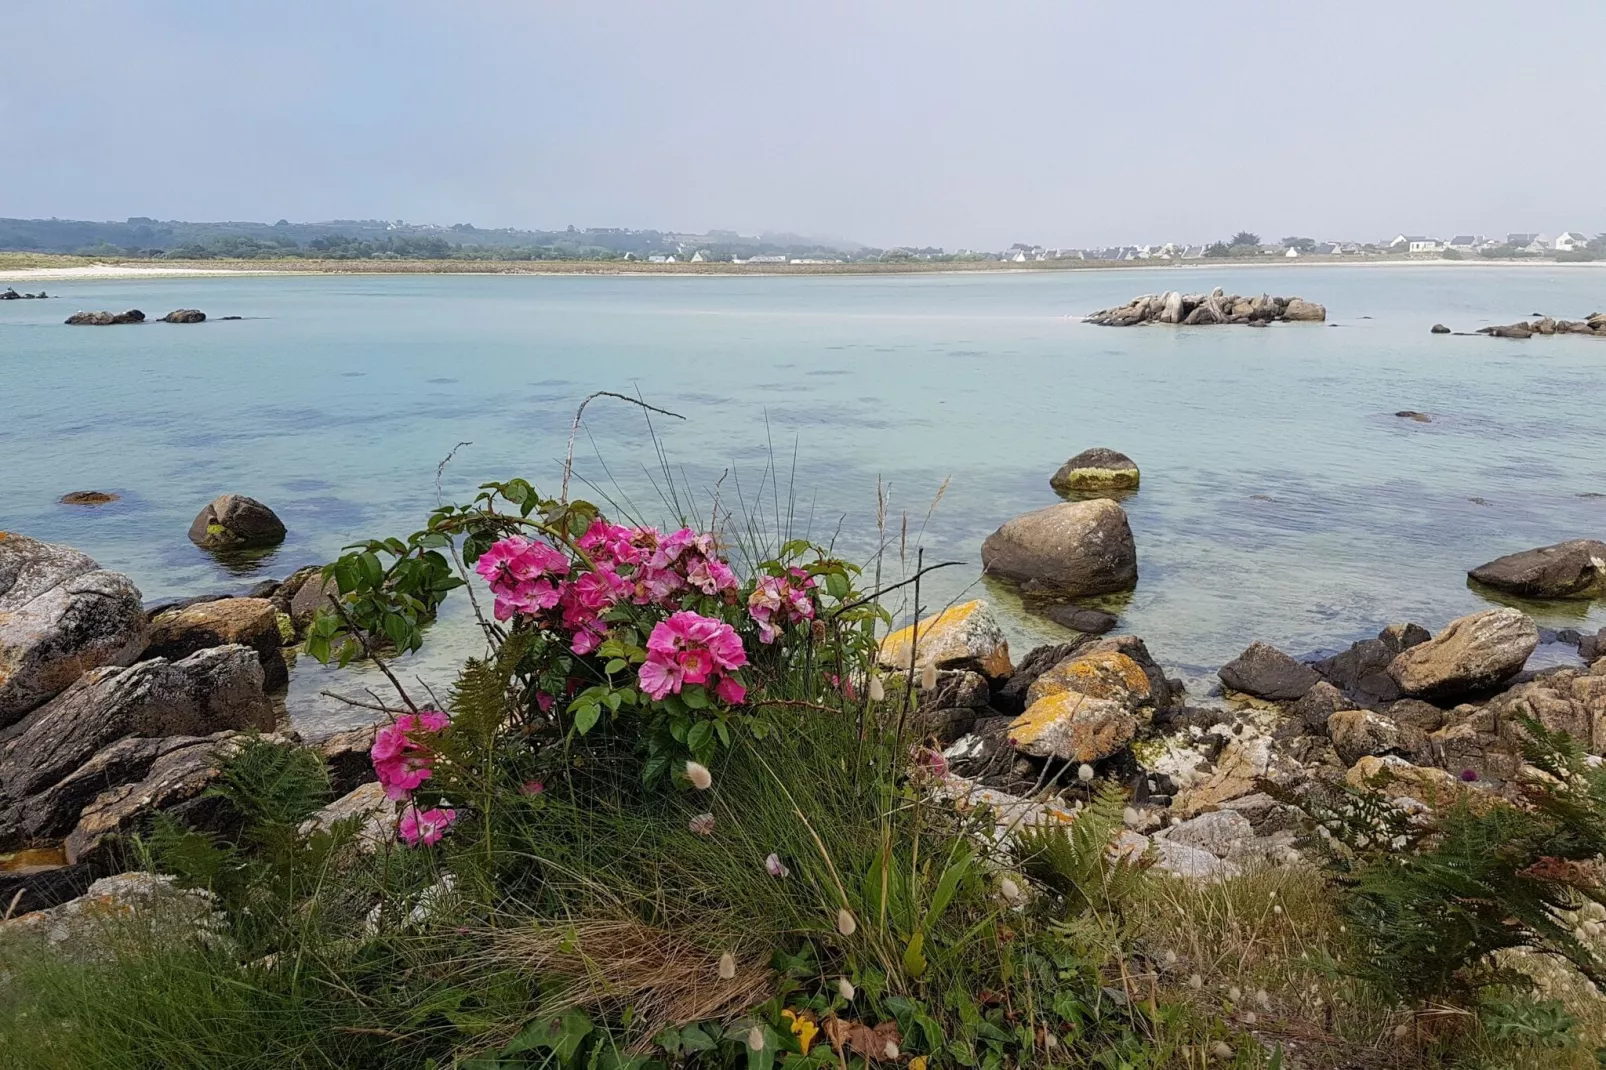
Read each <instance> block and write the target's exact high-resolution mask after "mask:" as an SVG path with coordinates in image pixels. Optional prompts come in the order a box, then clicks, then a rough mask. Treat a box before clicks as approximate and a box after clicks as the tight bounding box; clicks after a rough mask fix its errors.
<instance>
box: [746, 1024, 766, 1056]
mask: <svg viewBox="0 0 1606 1070" xmlns="http://www.w3.org/2000/svg"><path fill="white" fill-rule="evenodd" d="M747 1046H748V1047H749V1048H752V1049H753V1050H754V1051H763V1050H764V1030H763V1029H762V1028H760V1027H759V1026H756V1025H755V1026H754V1027H753V1028H751V1029H749V1030H748V1031H747Z"/></svg>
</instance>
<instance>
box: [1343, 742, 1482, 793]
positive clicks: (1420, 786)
mask: <svg viewBox="0 0 1606 1070" xmlns="http://www.w3.org/2000/svg"><path fill="white" fill-rule="evenodd" d="M1344 781H1345V783H1347V784H1349V785H1350V786H1351V787H1356V788H1363V787H1368V786H1376V787H1381V788H1383V790H1384V791H1385V792H1387V793H1389V794H1393V793H1396V792H1399V793H1402V794H1405V795H1408V796H1409V797H1411V798H1413V799H1416V800H1417V801H1419V802H1424V803H1426V804H1428V805H1429V806H1441V805H1444V804H1446V803H1449V802H1450V801H1452V800H1453V799H1454V798H1455V797H1456V796H1457V795H1459V794H1460V793H1462V792H1463V791H1465V790H1467V789H1466V788H1465V786H1464V785H1463V784H1462V782H1461V781H1460V780H1459V779H1458V778H1456V777H1454V776H1452V775H1450V774H1449V773H1447V772H1445V771H1444V770H1443V769H1434V768H1433V767H1431V766H1422V765H1412V764H1411V763H1410V762H1408V761H1406V760H1405V759H1404V758H1401V757H1399V756H1397V755H1393V754H1390V755H1385V756H1381V757H1380V756H1376V755H1368V756H1367V757H1364V758H1361V759H1360V760H1359V761H1357V762H1356V763H1355V764H1354V766H1352V767H1351V768H1350V771H1349V772H1348V773H1345V774H1344Z"/></svg>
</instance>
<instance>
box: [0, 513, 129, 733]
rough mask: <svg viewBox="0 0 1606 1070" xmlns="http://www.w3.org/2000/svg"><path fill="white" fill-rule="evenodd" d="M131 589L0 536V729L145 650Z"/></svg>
mask: <svg viewBox="0 0 1606 1070" xmlns="http://www.w3.org/2000/svg"><path fill="white" fill-rule="evenodd" d="M145 641H146V623H145V613H144V607H143V604H142V602H141V599H140V593H139V588H137V587H135V586H134V585H133V584H132V583H130V582H129V580H128V577H126V576H124V575H122V574H121V573H117V572H108V571H106V570H105V569H103V568H101V567H100V566H99V565H97V564H96V563H95V562H94V561H93V560H91V559H90V558H89V557H88V556H86V555H84V554H81V553H79V552H78V551H77V550H74V549H71V548H70V547H66V546H58V545H55V544H53V543H47V542H39V541H37V540H35V539H30V538H27V537H26V536H23V535H14V534H10V533H6V532H0V728H5V727H6V726H8V725H11V724H14V723H15V722H16V721H18V720H19V719H21V718H22V717H23V716H24V715H25V714H27V713H28V712H29V711H30V710H33V709H35V708H37V707H38V706H39V705H40V704H42V703H44V702H46V701H47V700H49V699H50V698H51V697H52V696H54V695H57V694H59V693H61V691H63V690H64V689H65V688H66V687H67V686H68V685H69V684H71V683H72V682H73V681H74V680H76V679H78V677H80V676H81V675H83V674H84V673H85V672H88V671H89V670H91V669H96V668H100V667H101V666H106V665H127V664H129V663H130V662H132V661H133V660H134V659H135V658H136V657H138V656H139V654H140V651H142V650H144V649H145Z"/></svg>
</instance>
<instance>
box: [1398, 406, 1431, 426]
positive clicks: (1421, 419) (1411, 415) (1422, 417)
mask: <svg viewBox="0 0 1606 1070" xmlns="http://www.w3.org/2000/svg"><path fill="white" fill-rule="evenodd" d="M1394 415H1395V416H1398V417H1399V418H1400V419H1402V420H1415V421H1416V422H1417V423H1419V424H1430V423H1432V422H1433V417H1431V416H1429V415H1428V414H1427V413H1425V412H1417V411H1416V410H1415V409H1401V410H1400V411H1399V412H1397V413H1395V414H1394Z"/></svg>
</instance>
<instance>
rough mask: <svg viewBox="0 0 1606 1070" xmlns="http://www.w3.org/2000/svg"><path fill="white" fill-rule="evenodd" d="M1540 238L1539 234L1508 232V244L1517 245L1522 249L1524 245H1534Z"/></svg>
mask: <svg viewBox="0 0 1606 1070" xmlns="http://www.w3.org/2000/svg"><path fill="white" fill-rule="evenodd" d="M1538 238H1539V235H1537V234H1507V235H1506V244H1507V245H1515V246H1517V247H1518V248H1519V249H1520V248H1522V247H1523V246H1524V245H1532V244H1533V243H1534V242H1535V241H1537V240H1538Z"/></svg>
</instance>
